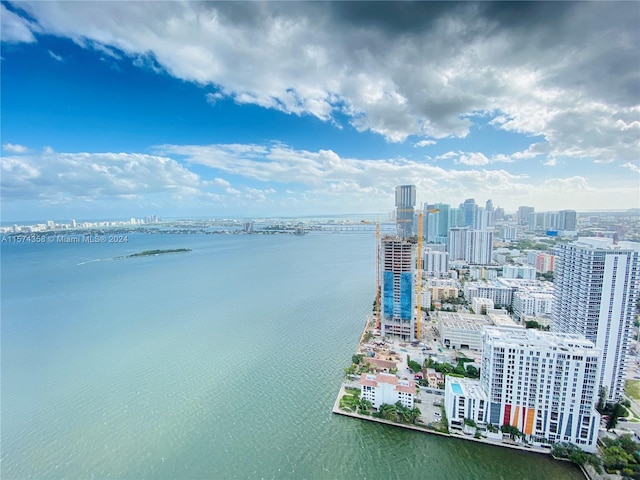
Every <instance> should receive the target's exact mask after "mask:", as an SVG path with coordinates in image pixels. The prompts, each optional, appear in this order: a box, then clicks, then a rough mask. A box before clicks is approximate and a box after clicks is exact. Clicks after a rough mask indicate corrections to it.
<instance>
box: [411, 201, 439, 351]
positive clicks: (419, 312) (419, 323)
mask: <svg viewBox="0 0 640 480" xmlns="http://www.w3.org/2000/svg"><path fill="white" fill-rule="evenodd" d="M421 210H422V209H421ZM439 211H440V209H439V208H432V209H429V210H427V215H428V214H430V213H438V212H439ZM423 223H424V214H423V213H422V211H420V213H419V214H418V258H417V261H416V263H417V271H416V279H417V282H416V295H417V298H416V322H417V328H416V340H418V341H420V339H421V338H422V239H423V236H424V235H423V233H424V232H423Z"/></svg>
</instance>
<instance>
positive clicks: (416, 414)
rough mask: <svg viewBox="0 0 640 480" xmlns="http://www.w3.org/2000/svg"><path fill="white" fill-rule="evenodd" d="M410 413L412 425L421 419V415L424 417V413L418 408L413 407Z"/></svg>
mask: <svg viewBox="0 0 640 480" xmlns="http://www.w3.org/2000/svg"><path fill="white" fill-rule="evenodd" d="M409 412H410V419H411V423H416V422H417V421H418V419H419V418H420V415H422V412H421V411H420V409H419V408H418V407H413V408H412V409H411V410H410V411H409Z"/></svg>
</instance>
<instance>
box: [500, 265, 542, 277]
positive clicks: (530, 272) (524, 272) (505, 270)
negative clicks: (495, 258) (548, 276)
mask: <svg viewBox="0 0 640 480" xmlns="http://www.w3.org/2000/svg"><path fill="white" fill-rule="evenodd" d="M502 276H503V277H504V278H521V279H524V280H535V279H536V269H535V267H532V266H530V265H504V266H503V267H502Z"/></svg>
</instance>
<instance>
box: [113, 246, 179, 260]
mask: <svg viewBox="0 0 640 480" xmlns="http://www.w3.org/2000/svg"><path fill="white" fill-rule="evenodd" d="M190 251H191V249H190V248H170V249H166V250H144V251H142V252H138V253H132V254H130V255H124V256H121V257H115V258H135V257H149V256H153V255H165V254H167V253H184V252H190Z"/></svg>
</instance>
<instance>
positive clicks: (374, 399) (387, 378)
mask: <svg viewBox="0 0 640 480" xmlns="http://www.w3.org/2000/svg"><path fill="white" fill-rule="evenodd" d="M415 394H416V384H415V382H414V381H413V380H403V379H400V378H398V377H397V376H396V375H392V374H388V373H378V374H377V375H374V374H371V373H363V374H362V375H361V377H360V398H364V399H366V400H369V401H370V402H371V404H372V405H373V406H374V408H380V405H382V404H383V403H387V404H390V405H393V404H395V403H396V402H400V403H401V404H402V405H404V406H405V407H408V408H413V400H414V397H415Z"/></svg>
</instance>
